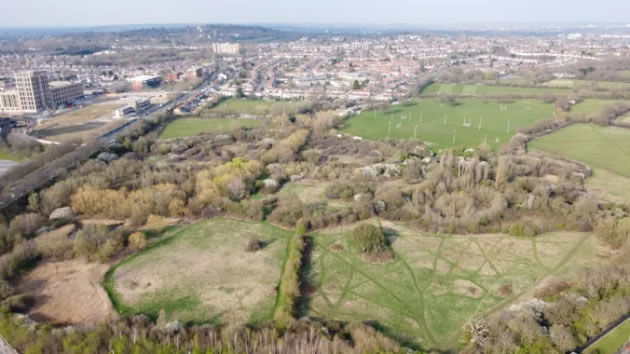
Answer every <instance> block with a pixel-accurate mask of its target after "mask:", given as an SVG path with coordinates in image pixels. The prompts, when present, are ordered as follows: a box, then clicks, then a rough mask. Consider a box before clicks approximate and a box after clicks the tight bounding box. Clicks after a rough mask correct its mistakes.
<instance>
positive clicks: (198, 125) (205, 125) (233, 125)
mask: <svg viewBox="0 0 630 354" xmlns="http://www.w3.org/2000/svg"><path fill="white" fill-rule="evenodd" d="M261 123H262V121H261V120H257V119H236V118H208V119H198V118H180V119H177V120H175V121H173V122H171V123H169V124H168V125H167V126H166V128H165V129H164V131H163V132H162V134H161V135H160V139H173V138H182V137H186V136H193V135H198V134H202V133H207V134H220V133H227V132H230V131H232V130H234V129H238V128H241V127H244V128H253V127H257V126H259V125H260V124H261Z"/></svg>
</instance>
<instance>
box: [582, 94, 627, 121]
mask: <svg viewBox="0 0 630 354" xmlns="http://www.w3.org/2000/svg"><path fill="white" fill-rule="evenodd" d="M620 102H621V101H616V100H602V99H597V98H588V99H586V100H584V101H582V102H580V103H578V104H576V105H575V106H573V107H571V114H579V115H584V116H586V117H595V116H597V115H599V114H602V113H604V111H605V110H606V108H608V107H611V106H614V105H615V104H617V103H620Z"/></svg>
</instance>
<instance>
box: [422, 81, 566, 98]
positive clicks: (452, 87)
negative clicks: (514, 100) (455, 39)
mask: <svg viewBox="0 0 630 354" xmlns="http://www.w3.org/2000/svg"><path fill="white" fill-rule="evenodd" d="M570 92H571V90H569V89H567V88H556V87H518V86H498V85H465V84H448V83H434V84H431V85H429V86H428V87H427V88H425V89H424V90H423V91H422V92H421V93H422V94H437V95H467V96H509V95H527V96H530V95H535V96H542V95H545V94H552V95H566V94H568V93H570Z"/></svg>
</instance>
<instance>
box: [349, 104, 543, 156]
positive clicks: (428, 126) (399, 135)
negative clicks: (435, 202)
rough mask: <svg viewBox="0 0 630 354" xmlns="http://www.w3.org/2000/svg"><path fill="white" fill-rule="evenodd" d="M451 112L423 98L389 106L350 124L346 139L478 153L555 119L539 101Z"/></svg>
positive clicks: (460, 106)
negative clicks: (420, 144) (405, 142)
mask: <svg viewBox="0 0 630 354" xmlns="http://www.w3.org/2000/svg"><path fill="white" fill-rule="evenodd" d="M457 102H458V104H456V105H454V106H452V105H449V104H446V103H441V101H440V100H439V99H435V98H423V99H417V100H412V101H411V102H409V103H407V104H400V105H395V106H392V107H391V108H390V110H389V112H385V113H383V112H377V111H367V112H362V113H361V114H359V115H356V116H353V117H351V118H349V119H348V120H347V121H346V123H345V125H344V126H343V128H342V131H343V132H344V133H348V134H352V135H358V136H360V137H363V138H367V139H383V138H387V137H391V138H396V139H413V138H417V139H419V140H422V141H424V142H425V143H427V144H428V145H429V146H431V147H432V148H433V149H443V148H451V147H464V148H468V147H472V148H476V147H478V146H479V145H480V144H481V143H483V142H486V143H487V144H488V145H489V146H491V147H493V148H496V147H498V146H501V145H503V144H505V143H506V142H508V141H509V140H510V138H511V137H512V136H513V135H514V134H516V132H517V131H518V129H519V128H520V127H525V126H530V125H532V124H533V123H535V122H537V121H539V120H542V119H546V118H552V117H553V107H552V105H551V104H545V103H543V102H542V101H541V100H534V99H532V100H515V101H514V102H513V103H509V104H501V103H499V102H497V101H492V100H488V101H485V100H480V99H458V100H457Z"/></svg>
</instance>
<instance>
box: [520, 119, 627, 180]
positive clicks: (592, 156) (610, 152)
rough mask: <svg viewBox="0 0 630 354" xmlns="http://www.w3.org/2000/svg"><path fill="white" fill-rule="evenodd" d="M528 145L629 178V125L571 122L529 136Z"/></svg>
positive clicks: (534, 148)
mask: <svg viewBox="0 0 630 354" xmlns="http://www.w3.org/2000/svg"><path fill="white" fill-rule="evenodd" d="M529 147H530V148H532V149H533V150H539V151H543V152H546V153H549V154H553V155H557V156H561V157H566V158H569V159H572V160H577V161H581V162H584V163H586V164H588V165H590V166H593V167H596V168H602V169H605V170H608V171H610V172H613V173H616V174H618V175H620V176H623V177H628V178H630V129H624V128H618V127H601V126H598V125H594V124H574V125H571V126H569V127H566V128H564V129H561V130H559V131H557V132H555V133H553V134H550V135H546V136H543V137H541V138H538V139H535V140H533V141H532V142H530V143H529Z"/></svg>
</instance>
